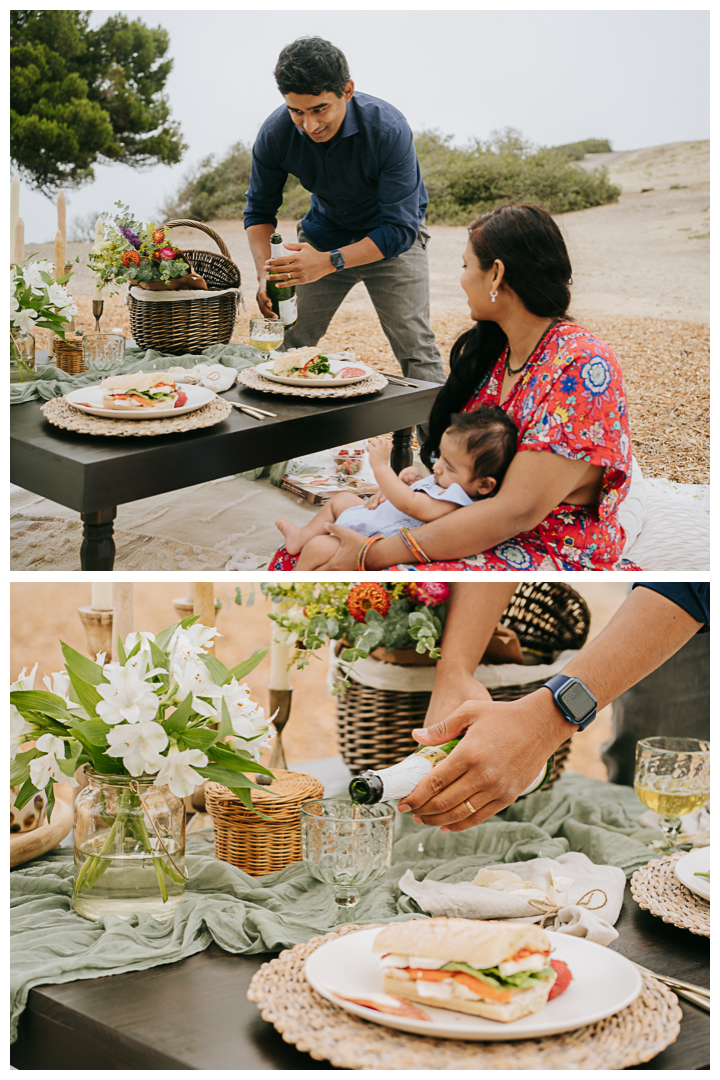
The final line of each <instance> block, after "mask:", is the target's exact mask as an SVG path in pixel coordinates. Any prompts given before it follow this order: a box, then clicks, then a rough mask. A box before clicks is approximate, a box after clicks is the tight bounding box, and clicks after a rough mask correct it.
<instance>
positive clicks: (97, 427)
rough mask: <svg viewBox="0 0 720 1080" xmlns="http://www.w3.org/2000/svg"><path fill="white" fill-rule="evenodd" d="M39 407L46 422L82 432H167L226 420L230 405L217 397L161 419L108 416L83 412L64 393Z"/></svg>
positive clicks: (119, 433) (161, 433)
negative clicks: (111, 418)
mask: <svg viewBox="0 0 720 1080" xmlns="http://www.w3.org/2000/svg"><path fill="white" fill-rule="evenodd" d="M40 411H41V412H42V414H43V416H44V417H45V419H46V420H47V421H48V423H50V424H54V425H55V427H61V428H66V429H67V430H68V431H79V432H80V433H81V434H82V435H169V434H170V433H172V432H174V431H193V430H194V429H195V428H204V427H212V426H213V425H214V424H219V423H221V422H222V421H223V420H227V418H228V416H229V415H230V413H231V412H232V405H231V404H230V402H229V401H223V399H222V398H219V397H216V398H214V399H213V400H212V401H209V402H208V403H207V405H203V406H202V407H201V408H199V409H195V410H194V412H189V413H183V414H182V416H168V417H167V418H166V419H164V420H121V419H119V418H118V419H117V420H110V419H109V418H108V417H105V416H91V415H90V414H89V413H84V412H82V411H81V410H80V409H76V408H75V407H74V406H73V405H71V404H70V402H69V401H67V400H66V399H65V398H64V397H59V398H51V399H50V401H46V402H45V404H44V405H43V407H42V409H41V410H40Z"/></svg>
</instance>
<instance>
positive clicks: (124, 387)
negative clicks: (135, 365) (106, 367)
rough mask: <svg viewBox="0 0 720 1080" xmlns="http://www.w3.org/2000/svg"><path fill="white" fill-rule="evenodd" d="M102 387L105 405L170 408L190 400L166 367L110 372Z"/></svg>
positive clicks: (124, 407)
mask: <svg viewBox="0 0 720 1080" xmlns="http://www.w3.org/2000/svg"><path fill="white" fill-rule="evenodd" d="M100 391H101V393H102V406H103V408H104V409H167V408H175V407H179V406H181V405H184V404H185V402H186V401H187V396H186V395H185V393H184V391H182V390H181V389H180V388H179V387H178V385H177V383H176V382H175V379H174V378H173V377H172V375H169V374H168V372H167V371H153V372H150V373H149V374H145V373H144V372H142V371H139V372H131V373H129V374H127V375H110V376H109V377H108V378H107V379H103V381H102V382H101V383H100Z"/></svg>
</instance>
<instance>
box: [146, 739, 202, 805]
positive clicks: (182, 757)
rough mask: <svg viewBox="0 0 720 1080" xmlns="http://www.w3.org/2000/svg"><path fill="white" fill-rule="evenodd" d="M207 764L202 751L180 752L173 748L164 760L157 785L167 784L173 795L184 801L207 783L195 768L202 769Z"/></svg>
mask: <svg viewBox="0 0 720 1080" xmlns="http://www.w3.org/2000/svg"><path fill="white" fill-rule="evenodd" d="M207 763H208V759H207V757H206V755H205V754H203V752H202V751H201V750H178V748H177V746H171V747H170V749H169V750H168V752H167V754H166V755H165V757H164V758H163V759H162V766H161V768H160V771H159V773H158V774H157V776H156V777H155V783H156V784H167V785H168V787H169V788H170V790H171V791H172V793H173V795H177V797H178V799H184V798H185V796H186V795H192V793H193V791H194V790H195V788H196V787H199V786H200V784H202V783H204V781H205V777H204V776H201V775H200V773H198V772H195V769H194V768H193V766H195V767H196V768H198V769H202V768H204V767H205V766H206V765H207Z"/></svg>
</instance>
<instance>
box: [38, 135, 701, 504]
mask: <svg viewBox="0 0 720 1080" xmlns="http://www.w3.org/2000/svg"><path fill="white" fill-rule="evenodd" d="M582 164H583V167H586V168H593V167H596V166H597V165H606V166H607V167H608V169H609V171H610V176H611V179H612V180H613V181H614V182H616V183H619V184H620V185H621V186H622V188H623V194H622V195H621V197H620V199H619V201H618V202H617V203H613V204H610V205H608V206H600V207H595V208H593V209H591V210H582V211H579V212H578V213H574V214H563V215H560V216H559V217H558V222H559V224H560V227H561V229H562V230H563V233H564V235H565V238H566V241H567V244H568V249H569V251H570V256H571V260H572V263H573V268H574V276H573V303H572V308H571V311H572V315H573V317H574V318H575V319H576V320H577V321H578V322H579V323H581V324H582V325H584V326H586V327H587V328H588V329H590V330H593V331H594V332H596V333H597V334H598V335H599V336H600V337H601V338H603V340H605V341H606V342H607V343H608V345H610V346H611V348H613V350H614V351H615V352H616V354H617V356H618V358H619V360H620V363H621V365H622V368H623V371H624V373H625V381H626V387H627V393H628V399H629V403H630V422H631V429H632V435H633V440H634V450H635V454H636V456H637V458H638V461H639V462H640V465H641V467H642V469H643V472H644V473H645V474H646V475H647V476H653V477H660V476H665V477H667V478H668V479H670V480H675V481H680V482H683V483H691V484H701V483H708V482H709V420H710V405H709V360H710V342H709V326H708V323H709V272H708V269H709V267H708V263H709V235H710V234H709V216H708V215H709V202H710V196H709V143H707V142H700V143H674V144H670V145H668V146H660V147H650V148H647V149H643V150H637V151H626V152H621V153H613V154H595V155H588V156H587V157H586V159H585V161H584V162H583V163H582ZM212 228H213V229H215V231H216V232H217V233H218V234H219V235H220V236H222V237H223V239H224V240H225V242H226V243H227V245H228V247H229V249H230V253H231V256H232V257H233V259H235V261H236V262H237V264H238V266H239V267H240V270H241V273H242V279H243V282H244V286H245V292H246V298H245V302H246V305H247V312H243V311H242V310H241V312H240V317H239V319H238V322H237V325H236V328H235V333H234V335H233V340H234V341H247V323H248V318H250V317H252V316H253V315H256V314H257V313H258V311H257V307H256V304H255V300H254V291H255V276H254V271H253V266H252V261H251V259H250V253H249V249H248V246H247V243H246V241H245V237H244V232H243V228H242V223H241V222H239V221H218V222H213V223H212ZM279 229H280V231H281V233H282V235H283V236H284V237H285V238H286V239H290V238H292V237H293V236H294V225H293V224H292V223H289V222H281V223H280V224H279ZM431 233H432V237H433V239H432V242H431V244H430V246H429V249H428V251H429V262H430V285H431V325H432V327H433V330H434V331H435V334H436V337H437V340H438V345H439V348H440V352H441V354H442V356H443V358H444V359H445V361H447V357H448V355H449V351H450V346H451V345H452V342H453V341H454V340H455V338H456V337H457V336H458V335H459V334H460V333H461V332H462V331H463V330H464V329H466V328H467V327H468V326H469V325H470V323H469V320H468V314H467V305H466V300H465V295H464V293H463V292H462V290H461V289H460V287H459V284H458V279H459V276H460V264H461V258H462V252H463V250H464V247H465V243H466V236H467V234H466V231H465V229H463V228H457V227H450V226H433V227H432V229H431ZM175 235H176V238H177V239H178V240H183V239H185V238H187V240H188V246H190V247H199V248H210V249H211V248H212V241H211V240H209V239H208V238H204V237H202V236H201V235H200V234H199V233H198V232H197V230H177V231H176V234H175ZM29 250H33V249H32V247H30V248H29ZM38 250H39V251H40V253H41V254H42V255H43V256H44V257H50V258H52V248H51V246H49V245H46V246H44V247H41V248H39V249H38ZM87 250H88V245H86V244H70V245H69V254H68V258H69V259H74V258H75V256H76V255H80V256H81V257H82V258H84V256H85V254H86V253H87ZM71 287H72V289H73V292H74V295H75V296H76V299H77V301H78V306H79V314H78V318H77V322H78V325H80V326H84V327H86V328H92V325H93V320H92V316H91V313H90V292H91V278H90V274H89V272H88V271H87V269H86V268H85V267H82V268H80V269H79V271H78V273H77V274H76V276H75V277H74V278H73V279H72V282H71ZM102 325H103V329H105V330H110V329H112V328H114V327H119V328H121V329H122V330H123V332H124V333H125V334H126V335H128V336H129V334H130V327H129V321H128V313H127V308H126V307H125V304H124V301H123V298H122V297H121V296H115V297H112V298H110V299H109V300H107V301H106V304H105V312H104V315H103V320H102ZM38 339H39V342H38V343H39V347H42V344H43V342H42V332H39V334H38ZM322 344H323V345H325V346H326V347H327V348H328V349H332V348H343V349H351V350H353V351H354V352H355V354H356V356H357V359H358V360H361V361H364V362H365V363H367V364H369V365H370V366H372V367H386V368H387V366H388V365H390V367H389V370H393V366H394V367H395V370H399V368H398V367H397V365H395V360H394V358H393V355H392V352H391V350H390V346H389V344H388V342H387V340H386V338H385V336H384V334H383V333H382V330H381V328H380V324H379V322H378V320H377V317H376V315H375V312H374V310H373V308H372V305H371V303H370V299H369V297H368V295H367V292H366V290H365V288H364V286H359V287H358V288H356V289H354V290H353V291H352V292H351V294H350V296H349V297H348V298H347V299H346V301H345V303H344V304H343V306H342V308H341V309H340V311H339V312H338V314H337V315H336V317H335V319H334V320H333V323H332V325H331V327H330V331H329V333H328V334H327V335H326V337H325V338H324V339H323V341H322Z"/></svg>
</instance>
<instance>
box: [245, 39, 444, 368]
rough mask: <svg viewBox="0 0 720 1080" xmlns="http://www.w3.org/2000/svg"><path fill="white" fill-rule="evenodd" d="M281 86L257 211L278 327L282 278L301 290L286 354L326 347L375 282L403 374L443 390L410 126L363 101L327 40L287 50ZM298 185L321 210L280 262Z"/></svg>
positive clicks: (256, 254)
mask: <svg viewBox="0 0 720 1080" xmlns="http://www.w3.org/2000/svg"><path fill="white" fill-rule="evenodd" d="M275 77H276V80H277V83H278V88H279V90H280V92H281V93H282V94H283V97H284V98H285V105H283V106H281V107H280V108H279V109H277V110H276V111H275V112H274V113H272V115H271V116H269V117H268V119H267V120H266V121H265V123H264V124H263V126H262V128H261V129H260V132H259V134H258V137H257V139H256V140H255V145H254V146H253V164H252V174H251V176H250V187H249V189H248V191H247V205H246V207H245V229H246V231H247V236H248V241H249V244H250V249H251V251H252V255H253V259H254V261H255V267H256V270H257V276H258V293H257V301H258V305H259V307H260V310H261V312H262V314H263V315H265V316H268V317H272V308H271V306H270V301H269V299H268V296H267V292H266V288H265V286H266V281H267V277H268V274H269V273H270V274H271V275H272V279H273V280H275V281H277V283H278V284H282V285H283V286H284V287H286V286H295V287H296V290H297V296H298V321H297V323H296V325H295V326H294V327H292V328H291V329H288V330H287V331H286V333H285V343H284V344H285V347H286V348H297V347H302V346H305V345H316V344H317V342H318V341H319V340H320V338H321V337H322V336H323V334H324V333H325V332H326V330H327V327H328V325H329V323H330V320H331V319H332V317H333V315H334V314H335V312H336V311H337V309H338V307H339V305H340V304H341V302H342V300H343V299H344V298H345V296H346V295H347V293H348V292H349V291H350V289H351V288H352V287H353V286H354V285H355V284H357V282H359V281H364V282H365V285H366V287H367V289H368V292H369V294H370V297H371V299H372V301H373V304H374V306H375V310H376V311H377V313H378V317H379V319H380V322H381V324H382V327H383V330H384V331H385V334H386V335H387V337H388V340H389V341H390V344H391V346H392V349H393V352H394V354H395V356H396V358H397V359H398V361H399V362H400V365H401V367H402V370H403V373H404V374H406V375H411V376H412V375H414V376H415V377H416V378H420V379H425V380H427V381H429V382H443V381H444V379H445V373H444V369H443V367H442V362H441V360H440V354H439V352H438V349H437V346H436V344H435V338H434V335H433V333H432V331H431V330H430V326H429V309H430V302H429V281H428V266H427V254H426V251H425V247H426V244H427V241H428V239H429V237H428V233H427V230H426V229H425V225H424V218H425V208H426V206H427V192H426V191H425V186H424V184H423V182H422V176H421V175H420V166H419V164H418V160H417V155H416V153H415V147H414V144H413V138H412V131H411V130H410V127H409V125H408V122H407V120H406V119H405V117H404V116H403V115H402V113H400V112H399V111H398V110H397V109H395V108H394V107H393V106H392V105H389V104H388V103H387V102H385V101H381V100H380V99H379V98H375V97H371V96H370V95H369V94H356V93H355V88H354V83H353V82H352V80H351V79H350V78H349V69H348V66H347V61H346V59H345V57H344V55H343V54H342V52H340V50H339V49H337V48H336V47H335V46H334V45H331V44H330V42H327V41H324V40H323V39H322V38H301V39H300V40H298V41H296V42H294V43H293V44H292V45H288V46H287V47H286V48H285V49H283V51H282V53H281V54H280V59H279V61H278V64H277V67H276V69H275ZM288 174H292V175H293V176H296V177H297V178H298V179H299V180H300V182H301V183H302V185H303V187H305V188H306V189H307V190H309V191H311V192H312V199H311V203H310V210H309V212H308V213H307V214H306V216H305V217H304V218H303V220H302V222H301V223H300V224H299V225H298V240H299V241H300V242H299V243H297V244H287V245H286V246H287V247H288V248H289V249H290V250H289V252H288V255H287V256H283V257H282V258H278V259H273V260H270V259H269V255H270V236H271V235H272V233H273V232H274V230H275V226H276V224H277V218H276V213H277V209H278V207H279V206H280V204H281V202H282V197H283V196H282V193H283V187H284V185H285V181H286V180H287V177H288Z"/></svg>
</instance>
